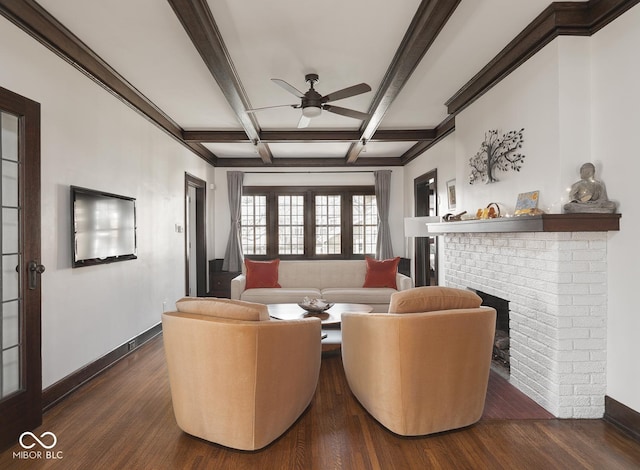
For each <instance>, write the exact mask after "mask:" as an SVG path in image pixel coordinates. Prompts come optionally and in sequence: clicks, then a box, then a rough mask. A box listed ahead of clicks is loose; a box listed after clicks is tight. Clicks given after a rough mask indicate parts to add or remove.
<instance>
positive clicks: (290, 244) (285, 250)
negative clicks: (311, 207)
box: [278, 194, 305, 255]
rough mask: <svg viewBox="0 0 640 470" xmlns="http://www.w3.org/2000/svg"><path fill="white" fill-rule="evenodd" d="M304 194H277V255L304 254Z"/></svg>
mask: <svg viewBox="0 0 640 470" xmlns="http://www.w3.org/2000/svg"><path fill="white" fill-rule="evenodd" d="M304 213H305V203H304V196H297V195H291V194H285V195H279V196H278V255H302V254H304Z"/></svg>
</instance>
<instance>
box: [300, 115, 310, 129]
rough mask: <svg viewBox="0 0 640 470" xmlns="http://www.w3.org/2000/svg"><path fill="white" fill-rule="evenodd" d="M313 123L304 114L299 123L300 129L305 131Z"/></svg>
mask: <svg viewBox="0 0 640 470" xmlns="http://www.w3.org/2000/svg"><path fill="white" fill-rule="evenodd" d="M310 122H311V118H308V117H307V116H305V115H304V114H303V115H302V116H300V121H298V129H303V128H305V127H307V126H308V125H309V123H310Z"/></svg>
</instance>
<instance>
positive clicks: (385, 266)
mask: <svg viewBox="0 0 640 470" xmlns="http://www.w3.org/2000/svg"><path fill="white" fill-rule="evenodd" d="M365 260H366V261H367V274H366V275H365V277H364V286H363V287H391V288H392V289H397V288H398V286H397V285H396V274H397V272H398V263H399V262H400V257H399V256H398V257H396V258H392V259H385V260H381V261H378V260H376V259H373V258H369V257H368V256H366V257H365Z"/></svg>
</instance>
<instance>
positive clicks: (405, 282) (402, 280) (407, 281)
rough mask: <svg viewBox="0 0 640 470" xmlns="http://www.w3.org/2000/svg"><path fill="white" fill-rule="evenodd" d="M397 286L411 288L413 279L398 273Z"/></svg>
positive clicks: (401, 288)
mask: <svg viewBox="0 0 640 470" xmlns="http://www.w3.org/2000/svg"><path fill="white" fill-rule="evenodd" d="M396 286H397V287H398V290H407V289H411V288H412V287H413V279H411V278H410V277H409V276H405V275H404V274H401V273H397V274H396ZM231 298H233V297H231Z"/></svg>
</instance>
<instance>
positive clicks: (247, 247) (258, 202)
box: [240, 195, 267, 255]
mask: <svg viewBox="0 0 640 470" xmlns="http://www.w3.org/2000/svg"><path fill="white" fill-rule="evenodd" d="M240 237H241V240H242V252H243V253H244V254H245V255H266V254H267V196H266V195H248V196H242V203H241V215H240Z"/></svg>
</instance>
